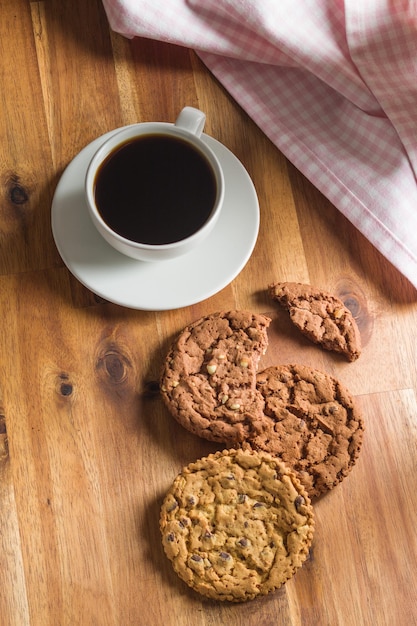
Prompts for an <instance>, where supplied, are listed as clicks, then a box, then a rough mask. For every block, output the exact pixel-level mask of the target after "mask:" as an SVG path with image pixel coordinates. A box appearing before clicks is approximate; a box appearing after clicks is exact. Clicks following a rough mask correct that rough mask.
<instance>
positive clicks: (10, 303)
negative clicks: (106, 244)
mask: <svg viewBox="0 0 417 626" xmlns="http://www.w3.org/2000/svg"><path fill="white" fill-rule="evenodd" d="M0 11H1V20H0V52H1V54H0V80H1V83H0V87H1V100H0V102H1V115H0V136H1V143H0V184H1V200H0V310H1V318H2V328H1V345H0V393H1V407H2V411H1V417H0V589H1V592H0V623H1V626H26V625H29V624H30V625H31V626H78V625H81V626H92V625H97V626H107V625H114V626H127V625H131V624H132V625H140V626H159V625H162V624H165V625H167V626H170V625H172V626H174V625H175V626H200V625H201V626H211V625H213V626H214V625H216V626H217V625H223V624H225V625H228V626H237V625H243V624H244V625H245V626H250V625H258V624H264V625H265V626H269V625H271V626H272V625H274V626H275V625H276V626H281V625H285V626H287V625H291V626H295V625H297V626H298V625H302V626H307V625H308V626H310V625H311V626H324V625H326V626H327V625H329V626H336V625H339V624H340V625H344V626H364V625H370V626H371V625H372V626H380V625H387V626H409V625H411V624H417V604H416V600H417V566H416V562H417V539H416V537H417V531H416V519H417V495H416V494H417V449H416V440H417V397H416V393H417V367H416V362H417V343H416V342H417V340H416V328H417V292H416V290H415V289H414V288H413V287H412V286H411V285H410V283H408V282H407V280H405V279H404V278H403V277H402V276H401V275H400V274H399V273H398V272H397V271H396V270H395V269H394V268H393V267H392V266H391V265H390V263H388V262H387V261H386V260H385V259H384V258H383V257H382V256H381V255H380V254H379V253H378V252H377V251H376V250H375V249H374V248H373V247H372V246H371V245H370V244H369V242H368V241H367V240H365V239H364V237H362V236H361V234H360V233H359V232H358V231H357V230H355V228H354V227H353V226H352V225H351V224H350V223H349V222H348V221H347V220H346V219H344V218H343V217H342V216H341V214H340V213H339V212H338V211H337V210H336V209H335V208H334V207H333V206H332V205H331V204H330V203H329V202H328V201H327V200H326V199H325V198H323V197H322V196H321V194H320V193H319V192H318V191H317V190H316V189H315V188H314V187H313V186H312V185H311V184H310V183H309V182H308V181H307V180H305V179H304V178H303V176H302V175H301V174H300V173H299V172H297V171H296V170H295V169H294V167H293V166H292V165H291V164H290V163H289V162H288V161H287V160H286V159H285V158H284V157H283V155H281V154H280V153H279V151H278V150H277V149H276V148H275V147H274V146H273V145H272V144H271V143H270V142H269V141H268V140H267V139H266V137H265V136H264V135H263V134H262V133H261V132H260V131H259V129H258V128H257V127H256V126H255V125H254V123H253V122H252V121H251V120H250V119H249V118H248V117H247V115H245V113H244V112H242V110H241V109H240V108H239V106H237V104H236V103H235V102H234V101H233V100H232V99H231V98H230V97H229V95H228V94H227V93H226V92H225V91H224V89H223V88H222V87H221V86H220V85H219V84H218V83H217V82H216V80H215V79H214V78H213V76H212V75H211V74H210V73H209V72H208V71H207V69H206V68H205V67H204V65H203V64H202V63H201V62H200V60H199V59H198V57H197V56H196V54H194V53H193V52H192V51H189V50H187V49H183V48H179V47H175V46H170V45H165V44H161V43H157V42H152V41H146V40H139V39H138V40H133V41H129V40H127V39H124V38H122V37H120V36H118V35H115V34H113V33H111V32H110V31H109V27H108V23H107V20H106V16H105V13H104V10H103V7H102V5H101V2H100V0H71V1H70V0H45V1H43V2H29V1H28V0H0ZM184 105H192V106H197V107H199V108H201V109H202V110H204V111H205V112H206V114H207V125H206V132H207V133H208V134H210V135H212V136H214V137H215V138H216V139H218V140H219V141H221V142H222V143H223V144H225V145H226V146H227V147H228V148H229V149H230V150H231V151H232V152H234V153H235V154H236V156H237V157H238V158H239V159H240V160H241V161H242V163H243V164H244V166H245V167H246V169H247V170H248V172H249V174H250V176H251V177H252V179H253V181H254V184H255V187H256V189H257V192H258V196H259V203H260V210H261V226H260V232H259V238H258V241H257V244H256V247H255V250H254V252H253V254H252V256H251V258H250V260H249V262H248V263H247V265H246V266H245V268H244V269H243V271H242V272H241V273H240V274H239V276H238V277H237V278H236V279H235V280H233V282H232V283H231V284H230V285H229V286H227V287H226V288H224V289H223V290H222V291H220V292H219V293H218V294H217V295H214V296H213V297H211V298H209V299H206V300H205V301H203V302H201V303H199V304H196V305H193V306H188V307H184V308H181V309H177V310H168V311H164V312H146V311H140V310H133V309H129V308H124V307H121V306H118V305H116V304H112V303H109V302H106V301H103V300H102V299H101V298H98V297H97V296H95V295H94V293H92V292H91V291H89V290H88V289H86V288H85V287H83V286H82V285H81V284H80V283H79V282H78V281H77V280H76V279H75V278H74V277H73V276H72V274H71V273H70V272H69V271H68V270H67V268H66V266H65V265H64V263H63V262H62V260H61V258H60V256H59V254H58V252H57V249H56V246H55V243H54V239H53V236H52V232H51V217H50V215H51V214H50V210H51V202H52V198H53V194H54V190H55V188H56V185H57V183H58V181H59V179H60V177H61V175H62V173H63V171H64V168H65V167H66V166H67V165H68V164H69V163H70V162H71V160H72V159H73V157H74V156H75V155H77V153H78V152H79V151H80V150H81V149H82V148H83V147H84V146H86V145H87V144H88V143H89V142H90V141H92V140H93V139H94V138H96V137H98V136H99V135H101V134H103V133H105V132H106V131H109V130H112V129H114V128H117V127H119V126H121V125H124V124H129V123H132V122H135V121H138V120H139V121H147V120H163V121H164V120H165V121H173V120H174V119H175V117H176V115H177V114H178V112H179V110H180V109H181V108H182V107H183V106H184ZM394 209H395V207H393V210H394ZM238 236H239V231H238V225H236V237H238ZM230 245H231V246H232V245H233V241H230ZM213 254H215V251H213ZM275 280H295V281H302V282H310V283H311V284H314V285H318V286H321V287H323V288H325V289H327V290H329V291H331V292H333V293H335V294H338V295H339V296H341V297H342V299H343V300H344V301H345V302H347V303H348V305H349V307H350V308H351V309H352V310H353V311H354V313H355V315H356V317H357V319H358V323H359V326H360V329H361V333H362V339H363V346H364V347H363V354H362V356H361V357H360V359H359V360H358V361H357V362H355V363H352V364H350V363H347V362H346V361H344V360H343V359H341V358H338V357H336V356H335V355H333V354H331V353H324V352H323V351H322V350H320V349H319V348H318V347H316V346H314V345H313V344H309V343H308V342H307V341H306V340H304V339H302V338H301V337H299V336H298V335H297V333H296V332H295V331H294V329H293V328H291V327H290V323H289V321H288V320H287V319H286V316H284V315H283V314H282V313H281V312H280V311H278V310H277V307H276V306H275V305H274V304H273V303H272V302H271V301H270V299H269V298H268V295H267V293H266V287H267V285H268V284H269V283H270V282H271V281H275ZM137 288H138V289H140V285H138V286H137ZM232 308H242V309H243V308H247V309H252V310H253V311H258V312H263V313H267V314H270V315H271V317H272V319H273V322H272V325H271V330H270V347H269V350H268V353H267V355H266V356H265V358H264V359H263V362H262V365H272V364H274V363H280V362H281V363H285V362H301V363H304V364H307V365H311V366H313V367H317V368H319V369H323V370H324V371H327V372H328V373H330V374H332V375H335V376H337V377H338V378H340V379H341V380H342V381H343V382H344V383H345V385H346V386H347V387H348V388H349V389H350V391H351V392H352V393H353V395H354V396H355V398H356V401H357V404H358V405H359V407H360V408H361V410H362V411H363V414H364V418H365V421H366V438H365V441H364V445H363V448H362V452H361V456H360V458H359V461H358V463H357V465H356V467H355V468H354V470H353V471H352V473H351V475H350V476H349V477H348V478H347V479H346V480H345V481H344V482H343V483H342V484H341V485H339V486H338V487H337V488H335V489H334V490H333V491H332V492H330V493H329V494H327V495H326V496H325V497H323V498H322V499H321V500H320V501H318V502H317V503H316V505H315V512H316V532H315V538H314V542H313V547H312V550H311V554H310V557H309V559H308V561H307V562H306V564H305V565H304V566H303V568H302V569H301V570H300V571H299V572H298V573H297V574H296V576H295V577H294V578H293V579H292V580H291V581H290V582H288V583H287V584H286V585H285V586H284V587H283V588H281V589H280V590H279V591H278V592H276V593H274V594H271V595H270V596H268V597H265V598H263V599H257V600H255V601H252V602H249V603H246V604H244V605H229V604H219V603H213V602H209V601H205V600H204V599H202V598H200V597H199V596H198V595H197V594H195V593H194V592H192V591H191V590H189V589H188V587H187V586H186V585H185V584H184V583H182V582H181V581H180V580H179V579H178V578H177V576H176V574H175V573H174V572H173V570H172V568H171V564H170V563H169V562H168V561H167V559H166V558H165V556H164V554H163V550H162V547H161V540H160V535H159V530H158V516H159V507H160V503H161V499H162V497H163V495H164V493H165V491H166V489H167V488H168V486H169V485H170V483H171V481H172V480H173V479H174V477H175V476H176V474H177V473H178V472H179V470H180V469H181V467H182V466H183V465H184V464H187V463H188V462H190V461H192V460H195V459H196V458H199V457H200V456H203V455H205V454H207V453H209V452H211V451H214V450H216V449H218V448H219V447H221V446H217V445H215V444H213V443H210V442H208V441H204V440H200V439H198V438H197V437H194V436H192V435H191V434H189V433H187V432H186V431H185V430H184V429H182V428H181V427H180V426H179V425H177V424H176V422H174V420H173V419H172V418H171V417H170V416H169V414H168V413H167V410H166V409H165V408H164V407H163V405H162V403H161V399H160V398H159V396H158V393H157V389H156V381H157V379H158V375H159V371H160V368H161V364H162V360H163V358H164V355H165V352H166V350H167V347H168V344H169V342H170V340H171V339H172V338H173V336H174V335H175V334H176V333H177V332H178V331H179V330H180V329H182V327H183V326H184V325H186V324H187V323H188V322H191V321H193V320H195V319H197V318H198V317H200V316H201V315H204V314H206V313H209V312H213V311H216V310H220V309H232Z"/></svg>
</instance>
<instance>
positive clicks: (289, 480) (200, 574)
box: [160, 446, 314, 602]
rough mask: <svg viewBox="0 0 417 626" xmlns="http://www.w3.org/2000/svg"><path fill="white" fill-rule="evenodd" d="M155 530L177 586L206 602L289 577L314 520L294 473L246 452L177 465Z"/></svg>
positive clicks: (266, 588)
mask: <svg viewBox="0 0 417 626" xmlns="http://www.w3.org/2000/svg"><path fill="white" fill-rule="evenodd" d="M160 528H161V533H162V542H163V547H164V550H165V553H166V555H167V557H168V558H169V559H170V560H171V562H172V565H173V567H174V570H175V571H176V572H177V574H178V575H179V576H180V578H182V580H184V581H185V582H186V583H187V584H188V585H189V586H190V587H191V588H193V589H194V590H195V591H197V592H199V593H200V594H202V595H203V596H206V597H208V598H212V599H215V600H228V601H230V602H243V601H245V600H251V599H253V598H255V597H256V596H259V595H264V594H267V593H269V592H270V591H273V590H274V589H277V588H279V587H280V586H281V585H282V584H283V583H285V582H286V581H287V580H288V579H289V578H291V576H293V574H294V573H295V572H296V570H297V569H298V568H299V567H300V566H301V565H302V564H303V562H304V561H305V559H306V558H307V555H308V551H309V547H310V545H311V542H312V538H313V529H314V518H313V509H312V506H311V503H310V500H309V497H308V495H307V493H306V491H305V489H304V488H303V487H302V485H301V484H300V482H299V481H298V479H297V478H296V476H295V474H294V472H292V471H291V470H290V469H288V467H286V466H285V465H284V464H283V463H281V462H280V461H278V460H277V459H276V458H274V457H272V456H271V455H269V454H267V453H265V452H255V451H254V450H251V449H250V448H249V446H248V447H247V449H245V450H243V449H241V450H224V451H222V452H217V453H215V454H212V455H210V456H208V457H205V458H203V459H199V460H198V461H196V462H194V463H191V464H190V465H188V466H187V467H185V468H184V469H183V470H182V472H181V473H180V474H179V475H178V476H177V478H176V479H175V481H174V483H173V485H172V487H171V488H170V490H169V491H168V493H167V495H166V497H165V499H164V502H163V505H162V508H161V517H160Z"/></svg>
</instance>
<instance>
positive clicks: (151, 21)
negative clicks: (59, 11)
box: [103, 0, 417, 287]
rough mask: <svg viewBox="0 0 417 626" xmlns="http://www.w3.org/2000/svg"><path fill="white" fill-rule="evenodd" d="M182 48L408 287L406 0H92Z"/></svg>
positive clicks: (412, 253) (415, 98)
mask: <svg viewBox="0 0 417 626" xmlns="http://www.w3.org/2000/svg"><path fill="white" fill-rule="evenodd" d="M103 4H104V7H105V10H106V13H107V16H108V19H109V23H110V26H111V27H112V29H113V30H114V31H116V32H118V33H121V34H123V35H124V36H126V37H135V36H140V37H146V38H152V39H158V40H160V41H165V42H170V43H173V44H177V45H181V46H186V47H189V48H193V49H194V50H196V51H197V53H198V54H199V56H200V58H201V59H202V60H203V62H204V63H205V64H206V65H207V67H208V68H209V69H210V70H211V71H212V73H213V74H214V75H215V76H216V77H217V79H218V80H219V81H220V82H221V83H222V84H223V85H224V87H225V88H226V89H227V90H228V91H229V93H230V94H231V95H232V96H233V97H234V98H235V100H236V101H237V102H238V103H239V104H240V105H241V106H242V108H243V109H245V111H246V112H247V113H248V114H249V115H250V117H251V118H252V119H253V120H254V121H255V122H256V123H257V125H258V126H259V127H260V128H261V129H262V130H263V131H264V132H265V134H266V135H267V136H268V137H269V138H270V139H271V140H272V141H273V143H274V144H275V145H276V146H277V147H278V148H279V149H280V150H281V151H282V152H283V154H285V156H286V157H287V158H288V159H289V160H290V161H291V162H292V163H293V164H294V165H295V166H296V167H297V168H298V169H299V170H300V171H301V172H302V173H303V174H304V175H305V176H306V177H307V178H308V179H309V180H310V181H311V182H312V183H313V184H314V185H315V186H316V187H317V188H318V189H319V190H320V191H321V192H322V193H323V194H324V195H325V196H326V197H327V198H328V199H329V200H330V201H331V202H332V203H333V204H334V205H335V206H336V207H337V208H338V209H339V210H340V212H341V213H343V214H344V215H345V216H346V217H347V218H348V219H349V220H350V221H351V222H352V223H353V224H354V225H355V226H356V227H357V228H358V229H359V230H360V231H361V232H362V233H363V234H364V235H365V237H367V238H368V239H369V240H370V241H371V242H372V243H373V244H374V246H375V247H376V248H377V249H378V250H379V251H380V252H381V253H382V254H383V255H384V256H385V257H386V258H387V259H389V260H390V261H391V263H392V264H393V265H395V266H396V267H397V268H398V269H399V270H400V271H401V272H402V273H403V274H404V275H405V276H406V277H407V278H408V279H409V280H410V281H411V283H412V284H413V285H414V286H415V287H417V185H416V172H417V6H416V3H415V0H103Z"/></svg>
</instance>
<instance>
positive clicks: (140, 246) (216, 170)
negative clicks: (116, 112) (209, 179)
mask: <svg viewBox="0 0 417 626" xmlns="http://www.w3.org/2000/svg"><path fill="white" fill-rule="evenodd" d="M138 131H140V132H138ZM148 134H152V135H155V134H157V135H171V136H175V137H181V138H183V139H185V140H186V141H188V142H190V143H191V144H192V145H193V146H194V148H196V149H197V150H198V151H199V152H200V153H202V154H203V155H204V156H205V158H206V160H207V161H208V163H209V165H210V167H211V169H212V171H213V174H214V176H215V179H216V199H215V202H214V205H213V208H212V210H211V212H210V215H209V217H208V218H207V220H206V221H205V222H204V224H202V225H201V226H200V227H199V228H198V230H196V231H195V232H193V233H192V234H191V235H188V237H185V238H183V239H179V240H178V241H173V242H170V243H163V244H150V243H141V242H138V241H135V240H133V239H128V238H127V237H123V235H120V234H119V233H117V232H116V231H114V230H113V229H112V228H110V226H109V225H108V224H107V222H106V221H105V220H104V219H103V218H102V216H101V214H100V212H99V210H98V208H97V206H96V203H95V200H94V179H95V176H96V172H97V170H98V167H99V165H100V163H102V162H103V161H104V159H105V158H106V157H107V156H108V155H109V154H110V153H111V152H112V151H113V150H115V149H116V148H117V147H118V146H120V145H122V144H123V143H125V141H126V140H129V139H130V140H132V139H135V137H140V136H143V135H148ZM203 136H204V133H203V134H202V137H203ZM84 188H85V193H86V198H87V207H88V211H89V213H90V216H91V217H92V218H93V220H95V221H96V223H97V222H98V224H99V225H100V228H102V229H103V230H104V231H105V232H106V233H107V235H108V236H109V237H110V238H113V239H115V240H116V241H118V242H119V243H121V244H122V245H125V246H128V247H130V248H132V249H133V250H138V251H139V250H144V251H152V250H154V251H164V250H167V251H173V250H175V249H176V248H181V247H183V246H184V245H192V243H193V241H194V240H195V239H199V238H200V237H201V233H202V232H203V231H205V230H207V229H210V228H211V225H212V224H213V222H214V221H215V220H217V217H218V214H219V210H220V207H221V205H222V203H223V198H224V175H223V170H222V168H221V166H220V162H219V160H218V158H217V156H216V154H215V153H214V152H213V150H212V149H211V148H210V146H208V145H207V144H206V143H205V142H204V141H203V140H202V139H201V138H200V137H198V136H197V135H194V134H193V133H191V132H190V131H187V130H185V129H182V128H180V127H178V126H176V125H175V124H174V123H170V122H138V123H135V124H129V125H128V126H124V127H123V128H120V129H118V130H117V131H116V132H115V133H114V134H112V135H111V136H110V137H109V138H108V139H106V140H105V141H104V142H103V143H102V144H101V145H100V146H99V147H98V148H97V150H96V151H95V153H94V154H93V156H92V158H91V160H90V162H89V164H88V167H87V171H86V175H85V181H84Z"/></svg>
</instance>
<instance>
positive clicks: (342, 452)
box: [251, 365, 364, 498]
mask: <svg viewBox="0 0 417 626" xmlns="http://www.w3.org/2000/svg"><path fill="white" fill-rule="evenodd" d="M257 385H258V389H259V391H260V392H261V393H262V395H263V397H264V399H265V409H264V413H265V421H264V430H263V432H262V433H260V434H258V435H256V436H255V437H253V438H251V444H252V445H253V446H254V447H255V448H256V449H262V450H265V451H267V452H269V453H271V454H273V455H275V456H276V457H278V458H279V459H281V460H282V461H284V463H286V464H287V465H288V466H289V467H291V468H292V469H294V470H295V471H296V472H297V475H298V477H299V479H300V481H301V482H302V484H303V485H304V486H305V488H306V489H307V491H308V493H309V495H310V497H311V498H314V497H317V496H319V495H320V494H322V493H324V492H325V491H327V490H329V489H331V488H332V487H334V486H335V485H337V484H338V483H339V482H340V481H341V480H343V478H344V477H345V476H346V475H347V474H348V473H349V472H350V470H351V469H352V467H353V466H354V464H355V462H356V459H357V458H358V455H359V451H360V448H361V445H362V438H363V431H364V427H363V421H362V417H361V415H360V414H359V411H358V410H357V408H356V407H355V405H354V402H353V399H352V396H351V394H350V393H349V391H348V390H347V389H346V388H345V387H344V386H343V385H342V384H341V383H340V382H339V381H338V380H336V379H335V378H333V377H332V376H329V375H327V374H324V373H323V372H320V371H318V370H315V369H311V368H309V367H307V366H303V365H280V366H275V367H269V368H267V369H266V370H264V371H263V372H259V373H258V375H257Z"/></svg>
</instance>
